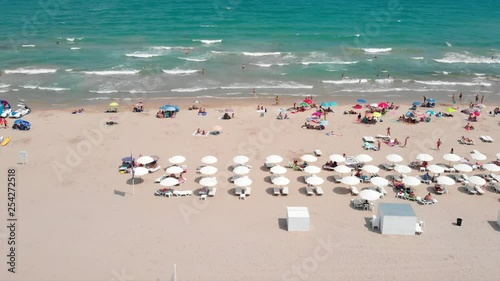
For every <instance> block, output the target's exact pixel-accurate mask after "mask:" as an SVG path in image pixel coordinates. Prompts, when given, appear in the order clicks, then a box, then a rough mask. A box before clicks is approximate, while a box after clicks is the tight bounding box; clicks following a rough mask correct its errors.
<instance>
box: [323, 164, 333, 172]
mask: <svg viewBox="0 0 500 281" xmlns="http://www.w3.org/2000/svg"><path fill="white" fill-rule="evenodd" d="M323 169H324V170H327V171H335V168H334V167H332V166H329V165H323Z"/></svg>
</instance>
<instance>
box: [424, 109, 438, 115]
mask: <svg viewBox="0 0 500 281" xmlns="http://www.w3.org/2000/svg"><path fill="white" fill-rule="evenodd" d="M426 112H427V113H429V114H430V115H434V114H436V112H435V111H434V110H427V111H426Z"/></svg>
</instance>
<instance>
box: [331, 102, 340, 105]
mask: <svg viewBox="0 0 500 281" xmlns="http://www.w3.org/2000/svg"><path fill="white" fill-rule="evenodd" d="M338 105H339V104H338V103H336V102H334V101H332V102H331V103H330V106H338Z"/></svg>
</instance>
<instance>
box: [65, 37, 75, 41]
mask: <svg viewBox="0 0 500 281" xmlns="http://www.w3.org/2000/svg"><path fill="white" fill-rule="evenodd" d="M66 40H68V41H69V42H73V41H75V38H74V37H71V38H66Z"/></svg>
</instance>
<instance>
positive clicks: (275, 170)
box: [271, 165, 288, 175]
mask: <svg viewBox="0 0 500 281" xmlns="http://www.w3.org/2000/svg"><path fill="white" fill-rule="evenodd" d="M287 171H288V170H287V169H286V168H285V167H283V166H280V165H277V166H274V167H272V168H271V173H273V174H276V175H284V174H286V172H287Z"/></svg>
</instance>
